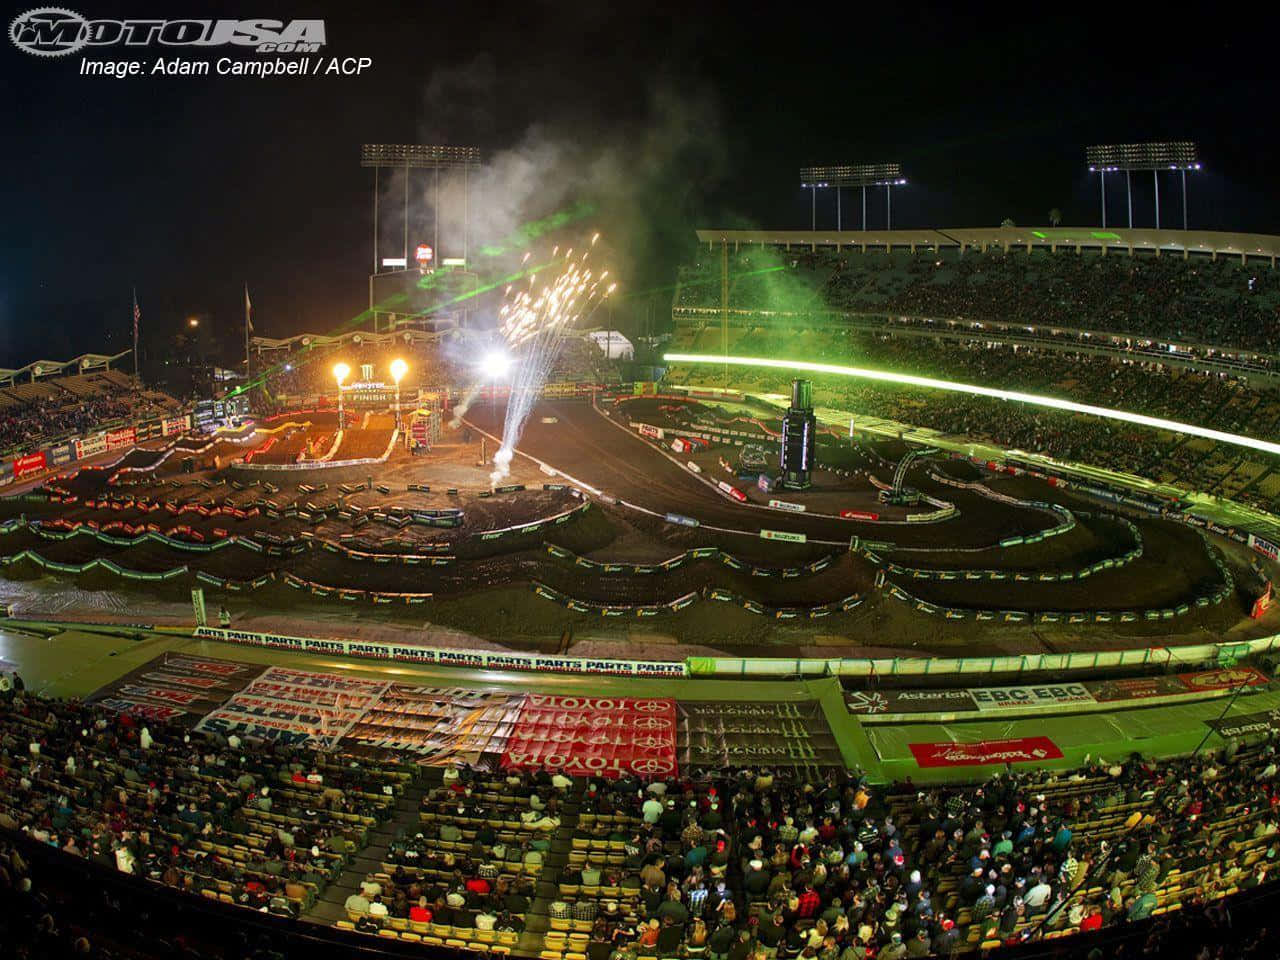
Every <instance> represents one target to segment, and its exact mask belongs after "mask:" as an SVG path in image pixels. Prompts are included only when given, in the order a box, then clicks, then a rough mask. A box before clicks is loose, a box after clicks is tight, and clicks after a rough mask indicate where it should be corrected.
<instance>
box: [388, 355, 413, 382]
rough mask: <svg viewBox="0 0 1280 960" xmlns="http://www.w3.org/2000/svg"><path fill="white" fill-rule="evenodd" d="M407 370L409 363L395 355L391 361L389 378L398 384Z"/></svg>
mask: <svg viewBox="0 0 1280 960" xmlns="http://www.w3.org/2000/svg"><path fill="white" fill-rule="evenodd" d="M408 372H409V365H408V364H407V363H405V362H404V361H403V360H401V359H400V358H399V357H396V358H395V359H394V360H392V361H391V379H392V380H394V381H395V382H396V385H397V386H399V384H400V381H401V380H403V379H404V375H405V374H406V373H408Z"/></svg>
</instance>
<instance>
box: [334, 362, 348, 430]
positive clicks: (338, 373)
mask: <svg viewBox="0 0 1280 960" xmlns="http://www.w3.org/2000/svg"><path fill="white" fill-rule="evenodd" d="M350 373H351V368H350V367H348V366H347V365H346V364H345V363H335V364H334V365H333V379H335V380H337V381H338V429H339V430H341V429H342V427H343V423H342V381H344V380H346V379H347V376H348V375H349V374H350Z"/></svg>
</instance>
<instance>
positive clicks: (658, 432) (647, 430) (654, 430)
mask: <svg viewBox="0 0 1280 960" xmlns="http://www.w3.org/2000/svg"><path fill="white" fill-rule="evenodd" d="M631 426H633V427H635V428H636V430H637V431H639V433H640V436H642V437H648V438H649V439H650V440H661V439H663V429H662V428H661V427H655V426H653V425H652V424H648V423H632V424H631Z"/></svg>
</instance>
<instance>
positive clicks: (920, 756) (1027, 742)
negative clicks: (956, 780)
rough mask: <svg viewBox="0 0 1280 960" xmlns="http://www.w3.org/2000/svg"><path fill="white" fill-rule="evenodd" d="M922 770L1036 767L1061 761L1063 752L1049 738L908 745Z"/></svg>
mask: <svg viewBox="0 0 1280 960" xmlns="http://www.w3.org/2000/svg"><path fill="white" fill-rule="evenodd" d="M907 746H908V747H910V748H911V753H912V755H913V756H915V758H916V763H917V764H919V765H920V766H921V767H978V766H983V765H984V764H989V763H1038V762H1039V761H1041V760H1060V759H1062V751H1061V750H1059V749H1058V745H1057V744H1055V743H1054V742H1053V741H1052V740H1050V739H1049V738H1048V737H1015V738H1013V739H1009V740H982V741H980V742H978V743H910V744H907Z"/></svg>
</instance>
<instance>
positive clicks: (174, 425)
mask: <svg viewBox="0 0 1280 960" xmlns="http://www.w3.org/2000/svg"><path fill="white" fill-rule="evenodd" d="M189 422H190V421H189V418H188V417H187V416H186V415H183V416H181V417H166V418H165V419H164V420H161V421H160V432H161V434H162V435H163V436H166V437H172V436H174V435H176V434H179V433H185V432H186V430H187V429H188V423H189Z"/></svg>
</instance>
